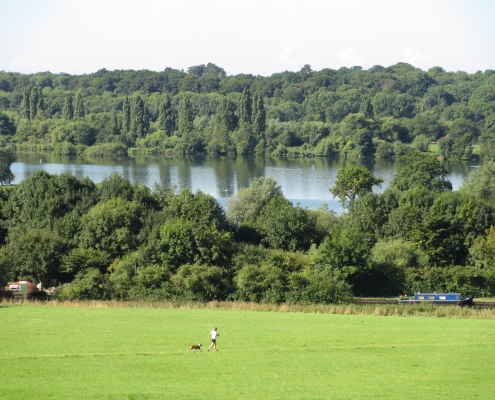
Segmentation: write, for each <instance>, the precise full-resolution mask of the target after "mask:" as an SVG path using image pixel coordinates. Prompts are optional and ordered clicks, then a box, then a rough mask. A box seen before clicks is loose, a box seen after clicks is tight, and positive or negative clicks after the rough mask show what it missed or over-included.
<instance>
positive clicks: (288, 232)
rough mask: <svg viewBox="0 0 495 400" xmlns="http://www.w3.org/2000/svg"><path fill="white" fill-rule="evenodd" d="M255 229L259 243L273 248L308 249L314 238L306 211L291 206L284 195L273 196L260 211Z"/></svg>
mask: <svg viewBox="0 0 495 400" xmlns="http://www.w3.org/2000/svg"><path fill="white" fill-rule="evenodd" d="M255 227H256V230H257V231H258V232H259V234H260V236H261V243H263V244H264V245H265V246H267V247H271V248H273V249H284V250H288V251H296V250H308V249H309V247H310V246H311V244H312V243H313V242H314V241H315V239H316V230H315V226H314V225H313V223H312V220H311V219H310V217H309V214H308V211H307V210H305V209H302V208H301V207H298V206H297V207H293V206H292V203H291V202H290V201H289V200H287V199H286V198H285V197H283V196H281V195H279V196H275V197H273V198H272V199H271V200H270V201H268V203H266V204H265V205H264V206H263V208H262V209H261V211H260V215H259V217H258V218H257V220H256V224H255Z"/></svg>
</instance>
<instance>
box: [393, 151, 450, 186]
mask: <svg viewBox="0 0 495 400" xmlns="http://www.w3.org/2000/svg"><path fill="white" fill-rule="evenodd" d="M398 161H399V163H398V164H399V165H398V167H397V174H396V175H395V177H394V179H392V182H391V183H390V186H391V187H392V188H396V189H398V190H400V191H401V192H405V191H406V190H408V189H409V188H411V187H412V186H414V185H418V184H419V185H423V186H424V187H426V188H427V189H429V190H434V191H437V192H442V191H446V190H452V184H451V183H450V182H449V181H448V180H447V170H446V169H445V168H444V167H443V166H442V164H440V162H439V161H438V160H437V159H436V158H435V156H434V155H432V154H427V153H421V152H420V151H419V150H413V151H410V152H408V153H407V154H405V155H403V156H401V157H399V159H398Z"/></svg>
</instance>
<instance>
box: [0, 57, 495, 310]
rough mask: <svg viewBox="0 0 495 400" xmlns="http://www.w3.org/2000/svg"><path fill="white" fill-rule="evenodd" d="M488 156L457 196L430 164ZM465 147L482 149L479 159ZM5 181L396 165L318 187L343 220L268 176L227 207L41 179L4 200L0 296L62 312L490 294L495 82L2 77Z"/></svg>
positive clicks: (409, 72) (409, 75)
mask: <svg viewBox="0 0 495 400" xmlns="http://www.w3.org/2000/svg"><path fill="white" fill-rule="evenodd" d="M431 142H437V143H438V150H439V153H440V155H441V156H442V158H443V159H444V160H459V159H470V158H471V157H473V149H474V148H476V156H479V157H481V158H482V160H483V162H484V164H483V167H481V168H477V169H476V170H475V171H474V172H473V173H472V174H471V176H470V179H469V180H468V181H466V182H465V183H464V184H463V186H462V187H461V188H460V190H458V191H452V185H451V184H450V182H449V181H448V180H446V171H445V169H444V167H443V166H442V164H441V163H440V162H439V161H438V159H437V157H436V156H435V155H432V154H431V153H428V150H429V146H430V145H431ZM475 146H476V147H475ZM0 147H2V149H1V150H0V181H1V183H2V184H5V183H9V182H10V181H11V180H12V178H13V177H12V174H11V172H10V164H11V163H12V162H13V160H15V152H16V151H22V150H28V151H51V152H54V153H56V154H67V155H70V154H84V155H88V156H104V155H121V156H126V155H129V154H136V153H154V154H167V153H177V154H200V153H201V154H211V155H236V154H237V155H241V154H242V155H244V154H255V155H257V156H262V155H264V156H266V155H274V156H325V157H331V156H342V157H355V158H362V157H366V156H373V155H374V156H376V157H384V158H385V157H396V158H397V159H398V163H399V167H398V173H397V175H396V177H395V178H394V180H393V181H392V184H391V185H390V187H389V188H387V190H385V191H384V192H383V193H381V194H376V193H373V192H372V188H373V187H374V186H376V185H380V184H381V181H380V179H377V178H375V177H374V176H373V174H372V173H371V172H370V171H368V170H367V169H366V168H364V167H356V166H349V167H346V168H344V169H342V170H340V171H339V174H338V177H337V180H336V182H335V186H333V187H331V188H328V189H329V190H330V191H331V193H332V194H333V195H334V196H335V197H337V198H339V199H340V201H341V203H342V205H343V206H344V207H345V210H346V211H345V212H344V213H343V214H341V215H335V214H334V213H333V212H331V211H329V210H328V209H326V208H325V207H323V208H321V209H318V210H308V209H303V208H301V207H298V206H294V205H293V204H291V203H290V202H289V201H288V200H287V199H286V198H284V196H283V194H282V192H281V190H280V187H279V186H278V185H277V183H276V182H275V181H273V179H271V178H269V177H264V178H258V179H255V180H254V181H253V182H252V184H251V186H250V187H248V188H242V189H240V190H239V192H238V194H237V195H236V196H234V197H233V198H231V199H230V200H229V202H228V204H227V206H228V207H227V209H226V210H224V209H223V208H222V207H221V206H220V205H219V204H218V203H217V201H216V200H215V199H214V198H212V197H211V196H209V195H206V194H204V193H201V192H198V193H191V192H190V191H188V190H183V191H181V192H180V193H177V192H175V191H174V189H173V188H166V187H159V186H156V187H155V188H152V189H150V188H147V187H144V186H139V185H136V184H131V183H130V182H129V181H127V180H125V179H123V178H122V177H120V176H118V175H114V176H111V177H108V178H107V179H105V180H104V181H103V182H102V183H101V184H95V183H93V182H91V181H90V180H89V179H82V180H78V179H76V178H75V177H73V176H70V175H66V174H63V175H49V174H47V173H46V172H42V171H41V172H38V173H36V174H35V175H33V176H31V177H30V178H27V179H25V180H24V181H23V182H21V183H20V184H19V185H17V186H2V187H1V190H0V203H1V204H0V211H1V215H0V217H1V224H0V244H1V246H2V247H1V249H0V286H3V285H4V284H5V283H6V282H7V281H8V280H15V279H29V280H33V281H36V282H38V281H41V282H43V284H44V285H45V286H56V287H57V290H56V291H55V294H54V296H56V297H58V298H61V299H87V298H93V299H110V298H113V299H138V298H139V299H143V298H152V299H162V298H166V299H178V300H181V299H182V300H197V301H208V300H212V299H220V300H221V299H237V300H247V301H256V302H273V303H282V302H285V303H301V304H304V303H332V302H346V301H349V299H351V298H352V296H356V295H359V296H362V295H365V296H388V295H398V294H400V293H412V292H416V291H420V290H421V291H434V290H436V291H455V292H461V293H463V294H465V295H470V294H473V295H475V296H493V295H495V228H494V226H495V163H494V159H495V71H491V70H487V71H485V72H484V73H483V72H477V73H475V74H467V73H465V72H455V73H454V72H446V71H445V70H443V69H442V68H440V67H434V68H431V69H430V70H428V71H426V72H424V71H422V70H420V69H417V68H414V67H412V66H411V65H408V64H404V63H399V64H396V65H393V66H390V67H387V68H384V67H380V66H375V67H373V68H370V69H369V70H363V69H362V68H360V67H353V68H341V69H339V70H331V69H324V70H321V71H313V70H312V69H311V67H310V66H308V65H306V66H305V67H304V68H302V69H301V70H300V71H299V72H289V71H286V72H282V73H277V74H273V75H272V76H269V77H262V76H253V75H248V74H240V75H235V76H227V74H226V73H225V71H224V70H223V69H222V68H220V67H218V66H216V65H214V64H211V63H210V64H208V65H199V66H195V67H191V68H189V69H188V71H187V72H184V71H179V70H174V69H171V68H167V69H165V70H164V71H163V72H153V71H107V70H104V69H103V70H100V71H98V72H96V73H94V74H88V75H69V74H51V73H49V72H45V73H37V74H31V75H26V74H18V73H9V72H0Z"/></svg>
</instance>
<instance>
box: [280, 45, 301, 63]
mask: <svg viewBox="0 0 495 400" xmlns="http://www.w3.org/2000/svg"><path fill="white" fill-rule="evenodd" d="M278 61H279V63H280V64H282V65H283V66H284V68H289V69H294V68H297V67H298V66H299V65H300V63H299V62H297V61H296V60H294V52H293V50H292V47H290V46H285V47H284V49H283V50H282V55H281V56H280V57H279V59H278Z"/></svg>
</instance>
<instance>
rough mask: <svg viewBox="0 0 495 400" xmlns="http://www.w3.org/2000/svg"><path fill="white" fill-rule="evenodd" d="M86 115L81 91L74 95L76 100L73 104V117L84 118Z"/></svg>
mask: <svg viewBox="0 0 495 400" xmlns="http://www.w3.org/2000/svg"><path fill="white" fill-rule="evenodd" d="M85 116H86V111H85V109H84V101H83V98H82V96H81V93H78V94H77V95H76V101H75V104H74V117H78V118H84V117H85Z"/></svg>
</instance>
